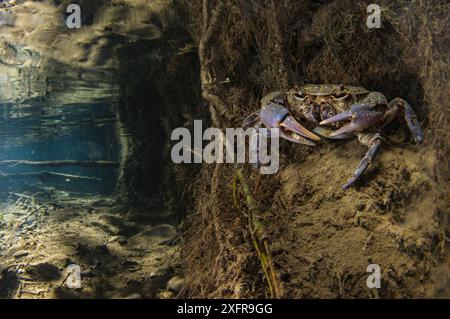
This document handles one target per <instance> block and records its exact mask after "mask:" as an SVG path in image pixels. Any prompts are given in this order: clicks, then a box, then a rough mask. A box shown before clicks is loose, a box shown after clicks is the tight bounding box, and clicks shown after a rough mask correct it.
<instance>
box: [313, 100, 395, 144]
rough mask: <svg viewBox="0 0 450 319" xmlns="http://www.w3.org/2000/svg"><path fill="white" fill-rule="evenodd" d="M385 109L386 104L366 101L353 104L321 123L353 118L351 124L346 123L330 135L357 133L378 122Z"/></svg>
mask: <svg viewBox="0 0 450 319" xmlns="http://www.w3.org/2000/svg"><path fill="white" fill-rule="evenodd" d="M385 111H386V107H385V105H374V104H370V103H365V102H363V103H358V104H353V105H352V107H351V109H350V110H348V111H345V112H342V113H339V114H337V115H335V116H333V117H330V118H329V119H326V120H324V121H322V122H320V125H327V124H333V123H337V122H340V121H345V120H351V121H350V123H349V124H346V125H344V126H342V127H341V128H339V129H338V130H336V131H334V132H333V133H331V134H330V137H336V136H339V135H342V134H348V133H357V132H361V131H363V130H365V129H367V128H369V127H371V126H373V125H375V124H376V123H378V122H379V121H380V120H381V119H382V118H383V116H384V114H385Z"/></svg>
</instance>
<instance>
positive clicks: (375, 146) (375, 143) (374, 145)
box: [342, 133, 381, 190]
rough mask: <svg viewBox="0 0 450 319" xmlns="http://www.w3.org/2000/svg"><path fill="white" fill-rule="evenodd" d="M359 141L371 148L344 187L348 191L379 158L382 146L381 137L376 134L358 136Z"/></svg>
mask: <svg viewBox="0 0 450 319" xmlns="http://www.w3.org/2000/svg"><path fill="white" fill-rule="evenodd" d="M358 140H359V141H360V142H361V143H362V144H365V145H367V146H368V147H369V150H368V151H367V153H366V155H365V156H364V157H363V159H362V160H361V162H359V164H358V167H357V168H356V170H355V172H354V173H353V176H352V177H351V178H350V179H349V180H348V181H347V183H345V184H344V186H342V189H344V190H345V189H348V188H349V187H351V186H353V184H355V182H356V181H357V180H358V179H359V178H360V177H361V175H362V174H363V173H364V172H365V171H366V169H367V168H368V167H369V165H370V164H371V163H372V161H373V160H374V159H375V156H377V154H378V151H379V149H380V146H381V135H380V134H378V133H376V134H363V133H361V134H358Z"/></svg>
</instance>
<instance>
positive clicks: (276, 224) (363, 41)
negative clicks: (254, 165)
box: [182, 1, 450, 298]
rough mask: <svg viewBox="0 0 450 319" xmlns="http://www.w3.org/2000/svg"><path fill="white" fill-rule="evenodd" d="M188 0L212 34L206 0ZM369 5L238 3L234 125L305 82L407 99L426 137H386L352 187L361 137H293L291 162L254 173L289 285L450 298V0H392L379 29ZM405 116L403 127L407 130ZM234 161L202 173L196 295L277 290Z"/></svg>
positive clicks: (220, 60)
mask: <svg viewBox="0 0 450 319" xmlns="http://www.w3.org/2000/svg"><path fill="white" fill-rule="evenodd" d="M185 3H186V4H187V7H188V9H189V10H190V11H189V12H190V13H191V16H192V18H193V23H192V25H193V26H194V29H195V30H194V32H193V33H192V34H193V36H194V38H195V39H196V40H197V41H199V39H201V34H202V32H204V30H203V29H202V24H201V23H200V21H201V18H202V14H201V12H202V2H201V1H185ZM368 4H369V3H364V2H360V3H358V4H357V5H355V2H353V1H324V2H323V4H314V3H313V2H312V1H284V2H282V3H280V2H277V1H266V2H260V1H250V2H249V1H229V2H227V5H226V6H225V11H224V13H223V15H222V17H223V19H222V20H221V22H220V23H221V28H219V29H218V31H217V33H216V34H215V36H214V40H212V41H210V43H209V46H210V47H209V48H208V50H209V52H212V53H211V56H209V60H208V67H209V68H210V69H212V70H214V74H211V76H213V77H214V83H216V86H215V94H216V95H217V96H220V98H221V99H222V100H223V101H225V103H226V105H227V106H228V108H229V111H228V112H229V113H230V114H232V116H231V118H232V119H231V120H227V119H224V118H222V121H221V123H220V125H221V126H222V127H232V126H236V125H240V124H239V123H241V121H242V120H243V119H244V118H245V117H246V116H247V115H248V114H250V113H252V112H253V111H255V110H256V109H257V108H258V107H259V103H258V100H259V99H260V98H261V97H262V96H264V94H267V93H269V92H270V91H274V90H280V89H287V88H290V87H292V86H293V85H296V84H306V83H343V84H347V85H358V86H363V87H365V88H367V89H370V90H375V91H380V92H382V93H384V94H385V95H386V96H387V97H388V98H389V99H393V98H395V97H396V96H400V97H403V98H405V99H406V100H407V101H408V102H409V103H410V104H411V105H412V106H413V108H414V110H415V111H416V113H417V114H418V118H419V121H420V123H421V125H422V126H423V127H424V128H425V134H426V138H425V142H424V143H423V144H422V145H414V142H413V141H412V139H411V141H409V142H408V143H405V144H404V145H401V146H393V145H383V148H382V151H381V152H380V154H379V155H378V157H377V158H376V161H375V162H374V163H373V165H372V167H371V168H370V169H369V170H368V172H366V173H365V175H364V177H363V178H362V179H361V180H360V181H359V182H358V183H357V185H356V186H355V187H354V188H352V189H349V190H348V191H343V190H342V189H341V186H342V185H343V183H344V182H345V181H346V180H347V179H348V177H349V176H351V174H352V172H353V170H354V169H355V168H356V166H357V164H358V162H359V161H360V159H361V158H362V157H363V156H364V153H365V151H366V150H365V147H363V146H362V145H360V144H358V142H357V141H356V140H352V141H344V142H342V141H340V142H335V141H324V142H323V143H321V144H320V145H319V146H317V147H315V148H307V147H305V146H299V145H293V144H291V143H288V142H283V143H282V144H281V154H282V156H281V168H280V171H279V172H278V173H277V174H275V175H271V176H270V175H269V176H259V174H258V173H257V172H254V173H253V174H252V175H251V176H250V179H249V180H250V185H251V188H252V191H253V193H254V197H255V198H256V200H257V201H258V204H259V205H260V207H261V211H262V212H265V215H264V216H263V218H262V222H263V223H264V225H265V226H266V227H267V231H268V233H267V236H268V238H269V239H270V240H271V247H272V253H273V258H274V263H275V265H276V268H277V270H278V271H279V272H280V273H281V275H280V277H281V280H282V282H283V286H284V288H285V297H295V298H324V297H329V298H366V297H387V298H404V297H413V298H424V297H447V298H448V297H449V290H448V287H449V278H450V274H449V271H448V264H449V255H448V240H449V230H450V229H449V222H448V208H449V207H448V191H449V188H448V177H449V172H448V156H449V153H448V133H447V129H448V116H447V115H446V114H447V109H448V105H449V98H448V82H447V81H448V60H447V58H446V56H447V52H448V47H449V37H448V35H447V33H446V32H445V30H446V28H448V20H447V13H446V12H447V11H448V4H446V2H445V1H431V2H427V3H426V4H425V3H411V2H409V1H395V2H391V1H382V2H381V3H380V5H381V7H382V9H383V10H382V21H383V27H382V28H381V29H376V30H369V29H367V27H366V25H365V19H366V7H367V5H368ZM215 5H216V3H215V2H210V5H209V10H212V11H214V8H215ZM225 79H229V81H225ZM220 83H223V84H220ZM397 123H400V122H397ZM392 126H393V127H391V128H389V132H390V134H393V135H396V134H399V131H400V130H398V127H399V126H398V125H392ZM396 128H397V129H396ZM408 134H409V133H408ZM230 170H231V168H230V167H229V166H226V165H221V164H219V165H217V166H215V167H211V166H207V167H204V168H202V172H201V174H200V176H199V179H198V181H197V187H196V191H195V195H196V205H195V208H194V210H193V211H192V212H191V213H190V214H189V215H188V216H187V218H186V225H185V240H186V242H185V245H184V248H183V249H182V256H183V259H182V260H183V261H184V263H185V269H186V270H187V280H188V283H189V284H188V286H187V287H186V289H185V291H184V296H189V297H264V296H266V295H267V291H268V290H267V283H265V281H264V275H263V272H262V271H261V270H260V266H259V265H258V263H257V261H255V259H256V253H255V251H254V250H253V249H252V246H251V243H250V241H249V237H248V234H247V233H246V231H245V227H246V226H245V224H244V223H242V221H241V220H240V219H239V211H238V210H236V209H234V208H233V207H232V205H231V201H232V199H231V191H230V187H231V186H230V184H231V183H232V180H231V178H232V176H231V174H230V173H229V172H230ZM372 263H374V264H379V265H380V267H381V272H382V287H381V289H380V290H373V289H368V288H367V286H366V279H367V276H368V273H367V272H366V269H367V266H368V265H369V264H372Z"/></svg>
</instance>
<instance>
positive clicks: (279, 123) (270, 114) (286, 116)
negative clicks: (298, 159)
mask: <svg viewBox="0 0 450 319" xmlns="http://www.w3.org/2000/svg"><path fill="white" fill-rule="evenodd" d="M260 117H261V121H262V122H263V124H264V125H265V126H266V127H268V128H279V129H280V136H281V137H283V138H284V139H287V140H289V141H291V142H294V143H300V144H305V145H311V146H314V145H315V143H314V142H312V141H310V140H314V141H320V137H318V136H317V135H315V134H314V133H312V132H310V131H308V130H307V129H306V128H304V127H303V126H302V125H301V124H300V123H298V122H297V120H296V119H295V118H294V117H293V116H292V115H291V113H289V111H288V110H287V109H286V108H284V107H283V106H281V105H279V104H276V103H273V102H270V103H268V104H266V105H265V106H263V107H262V109H261V114H260Z"/></svg>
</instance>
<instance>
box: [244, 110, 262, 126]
mask: <svg viewBox="0 0 450 319" xmlns="http://www.w3.org/2000/svg"><path fill="white" fill-rule="evenodd" d="M260 112H261V111H260V110H258V111H256V112H253V113H252V114H250V115H249V116H247V117H246V118H245V119H244V121H243V122H242V128H243V129H244V130H245V129H248V128H249V127H251V126H255V125H258V123H259V122H261V119H260V117H259V113H260Z"/></svg>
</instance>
